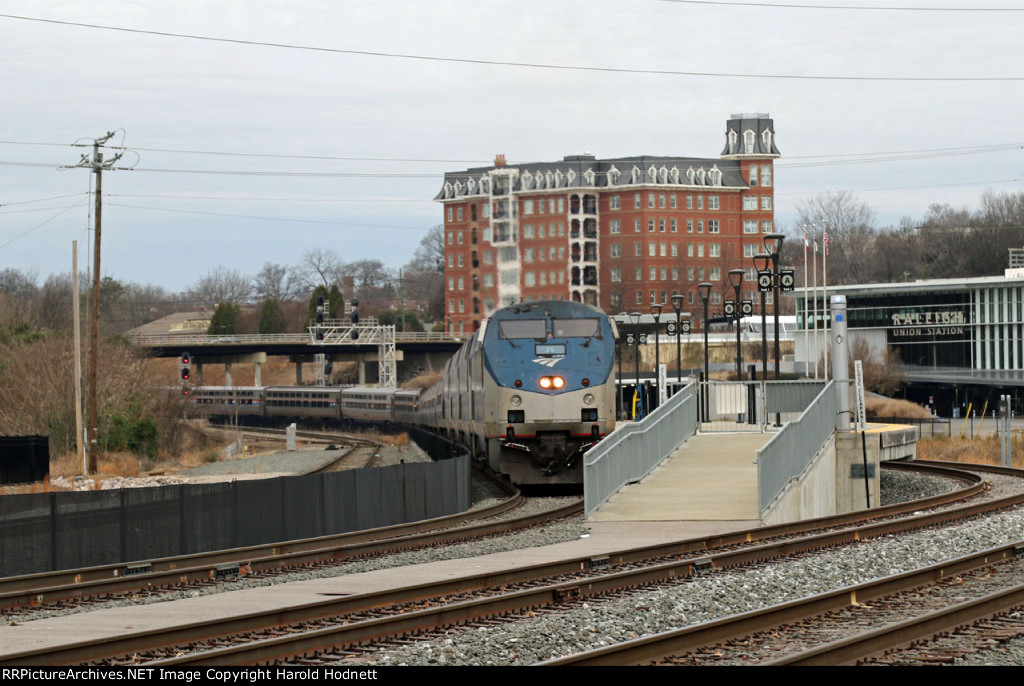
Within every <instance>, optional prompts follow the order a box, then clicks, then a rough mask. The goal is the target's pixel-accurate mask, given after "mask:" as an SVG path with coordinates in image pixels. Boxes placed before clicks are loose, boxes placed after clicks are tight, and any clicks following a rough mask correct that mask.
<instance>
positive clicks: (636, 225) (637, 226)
mask: <svg viewBox="0 0 1024 686" xmlns="http://www.w3.org/2000/svg"><path fill="white" fill-rule="evenodd" d="M633 231H634V232H636V233H640V220H639V219H634V220H633Z"/></svg>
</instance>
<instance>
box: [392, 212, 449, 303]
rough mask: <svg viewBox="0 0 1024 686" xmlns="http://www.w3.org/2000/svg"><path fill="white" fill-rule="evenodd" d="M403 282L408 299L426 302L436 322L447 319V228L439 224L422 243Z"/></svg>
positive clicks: (428, 232)
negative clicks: (445, 285) (445, 290)
mask: <svg viewBox="0 0 1024 686" xmlns="http://www.w3.org/2000/svg"><path fill="white" fill-rule="evenodd" d="M402 281H403V283H402V287H403V288H404V290H405V296H406V298H407V299H411V300H420V301H425V302H426V306H427V312H428V313H429V315H430V316H431V317H433V318H434V319H440V318H442V317H444V226H442V225H441V224H438V225H437V226H435V227H433V228H432V229H430V230H429V231H427V234H426V235H425V236H424V237H423V238H422V239H421V240H420V245H419V247H418V248H416V253H415V254H414V255H413V258H412V260H410V261H409V262H408V263H407V264H406V265H405V272H404V274H403V276H402ZM411 294H415V295H416V297H414V298H411V297H410V296H411Z"/></svg>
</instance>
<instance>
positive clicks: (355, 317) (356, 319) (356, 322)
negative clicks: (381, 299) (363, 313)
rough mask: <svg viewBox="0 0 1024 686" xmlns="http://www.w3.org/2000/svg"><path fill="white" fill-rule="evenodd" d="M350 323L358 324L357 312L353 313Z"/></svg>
mask: <svg viewBox="0 0 1024 686" xmlns="http://www.w3.org/2000/svg"><path fill="white" fill-rule="evenodd" d="M352 323H353V324H358V323H359V313H358V312H353V313H352Z"/></svg>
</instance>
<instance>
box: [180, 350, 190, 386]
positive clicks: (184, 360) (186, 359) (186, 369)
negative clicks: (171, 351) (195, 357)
mask: <svg viewBox="0 0 1024 686" xmlns="http://www.w3.org/2000/svg"><path fill="white" fill-rule="evenodd" d="M191 365H192V356H191V355H189V354H188V353H182V354H181V357H180V358H179V359H178V367H179V368H180V369H181V380H182V381H188V380H189V378H190V377H191V376H192V370H191Z"/></svg>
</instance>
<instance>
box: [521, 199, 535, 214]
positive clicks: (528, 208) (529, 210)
mask: <svg viewBox="0 0 1024 686" xmlns="http://www.w3.org/2000/svg"><path fill="white" fill-rule="evenodd" d="M523 214H533V201H532V200H524V201H523Z"/></svg>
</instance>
